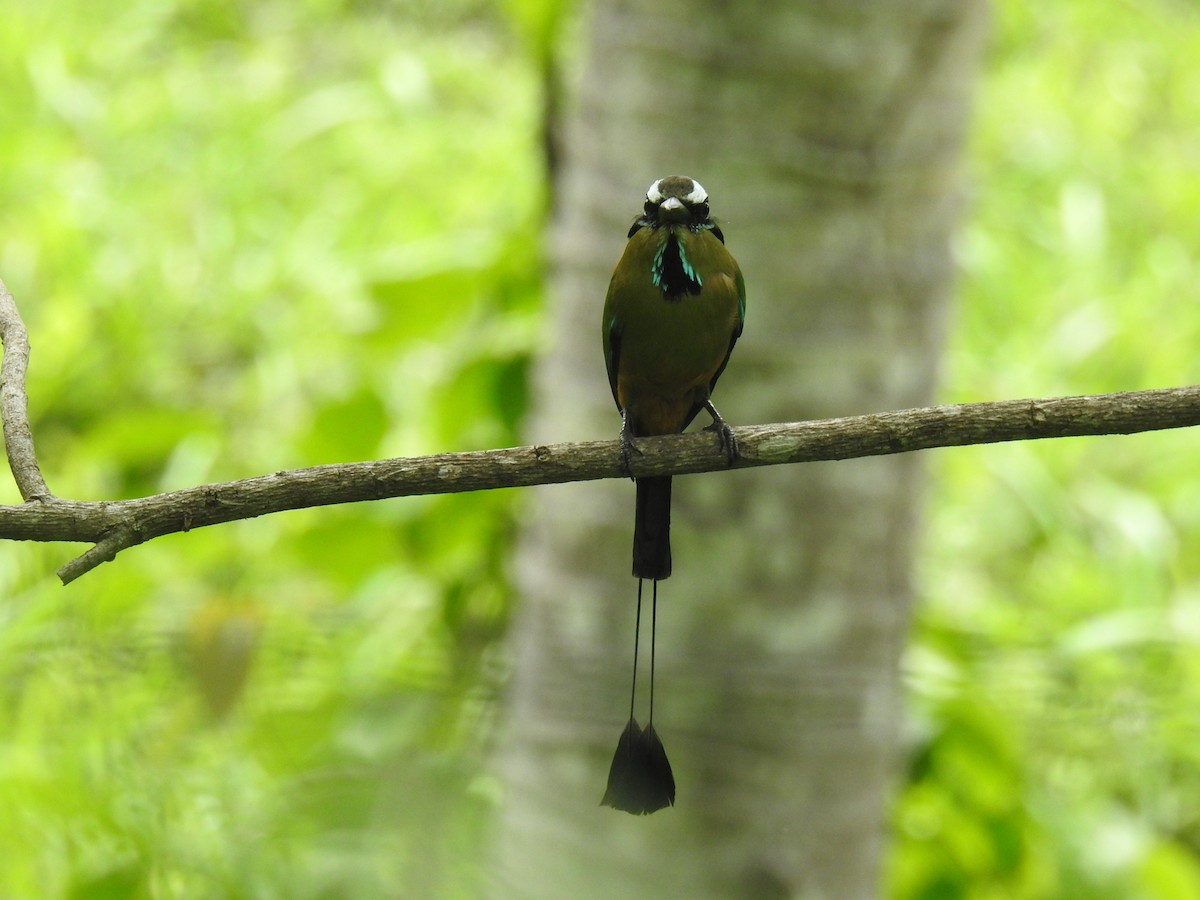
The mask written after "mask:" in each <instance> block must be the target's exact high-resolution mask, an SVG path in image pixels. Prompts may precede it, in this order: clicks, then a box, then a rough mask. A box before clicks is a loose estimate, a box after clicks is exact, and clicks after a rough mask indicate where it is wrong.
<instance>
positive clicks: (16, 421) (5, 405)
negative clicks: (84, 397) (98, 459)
mask: <svg viewBox="0 0 1200 900" xmlns="http://www.w3.org/2000/svg"><path fill="white" fill-rule="evenodd" d="M0 342H3V344H4V361H3V363H0V422H2V423H3V428H4V447H5V449H6V450H7V452H8V466H9V468H10V469H12V473H13V479H14V480H15V481H16V482H17V489H18V490H19V491H20V492H21V497H22V498H23V499H25V500H48V499H50V498H51V497H52V496H53V494H51V493H50V488H48V487H46V481H45V479H44V478H42V470H41V469H40V468H38V461H37V454H36V453H34V450H33V432H32V431H31V430H30V428H29V408H28V406H29V403H28V398H27V397H26V395H25V372H26V370H27V369H28V368H29V333H28V332H27V331H26V330H25V323H24V322H22V321H21V316H20V314H19V313H18V312H17V304H16V302H15V301H14V300H13V296H12V294H10V293H9V292H8V288H7V287H5V285H4V282H3V281H0Z"/></svg>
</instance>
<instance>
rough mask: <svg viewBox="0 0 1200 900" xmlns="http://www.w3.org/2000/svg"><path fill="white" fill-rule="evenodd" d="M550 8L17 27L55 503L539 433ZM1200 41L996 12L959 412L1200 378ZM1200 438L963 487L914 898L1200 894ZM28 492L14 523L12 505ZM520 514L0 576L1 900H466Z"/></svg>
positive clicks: (943, 502) (28, 9) (916, 713)
mask: <svg viewBox="0 0 1200 900" xmlns="http://www.w3.org/2000/svg"><path fill="white" fill-rule="evenodd" d="M561 11H562V4H561V3H559V2H556V0H509V2H507V3H506V4H504V5H502V6H497V5H496V4H493V3H489V2H486V0H443V2H438V3H433V2H429V0H424V2H422V0H408V2H397V3H388V2H375V3H364V2H350V0H307V2H300V3H295V2H283V0H267V2H254V3H250V2H234V0H204V2H199V0H132V2H127V3H122V4H111V3H101V4H88V3H82V2H80V0H58V2H55V3H48V4H35V3H33V2H28V0H25V2H18V3H16V4H10V6H9V7H8V8H6V11H5V21H4V26H3V28H0V83H2V84H3V85H4V95H5V99H4V102H3V103H0V134H4V136H5V139H4V140H3V141H0V197H2V198H3V202H2V203H0V275H2V276H3V277H4V279H5V280H6V282H7V283H8V285H9V287H10V288H11V289H12V290H13V292H14V293H15V295H16V296H17V298H18V302H19V303H20V305H21V309H22V312H23V314H24V316H25V318H26V321H27V323H28V325H29V327H30V331H31V334H32V339H33V344H34V358H33V368H32V372H31V375H30V385H29V387H30V393H31V404H32V410H33V414H34V419H35V421H34V428H35V433H36V435H37V438H38V441H39V446H40V450H41V453H42V456H43V465H44V468H45V470H46V475H47V478H48V480H49V482H50V485H51V487H52V488H53V489H54V490H55V491H57V492H58V493H59V494H61V495H63V496H71V497H80V498H113V497H129V496H136V495H139V494H145V493H150V492H154V491H158V490H166V489H171V488H177V487H185V486H190V485H193V484H196V483H200V482H204V481H211V480H218V479H227V478H236V477H240V476H244V475H250V474H257V473H260V472H264V471H271V470H273V469H279V468H286V467H292V466H300V465H309V464H315V463H320V462H332V461H342V460H350V459H362V458H372V457H380V456H389V455H402V454H413V453H423V452H431V451H437V450H449V449H466V448H481V447H492V446H502V445H507V444H511V443H514V442H516V441H517V440H518V439H519V435H518V426H519V421H520V417H521V414H522V411H523V409H524V404H525V400H526V394H525V370H526V365H527V362H528V359H529V357H530V355H531V354H532V353H533V352H534V351H535V350H536V347H537V342H538V340H539V323H540V318H539V298H538V283H539V279H540V259H539V252H540V251H539V233H540V228H541V217H542V212H543V208H544V204H545V197H544V184H545V177H544V172H543V161H542V152H543V149H544V148H543V145H542V143H541V141H542V132H541V128H542V123H541V121H540V117H541V104H542V103H543V99H542V90H543V87H544V78H545V76H546V73H547V70H548V66H549V62H548V61H549V59H550V54H551V49H550V48H551V44H552V41H553V40H554V35H555V33H556V24H557V17H558V16H559V15H561ZM1197 58H1200V11H1198V10H1197V8H1196V7H1195V5H1194V4H1191V3H1185V2H1183V0H1174V2H1172V0H1147V2H1145V3H1142V4H1096V3H1093V2H1091V0H1060V2H1058V3H1055V4H1040V5H1033V4H1024V3H1018V2H1016V0H1002V2H999V3H998V4H997V17H996V26H995V41H994V47H993V50H992V53H991V56H990V59H989V64H988V67H987V71H986V72H985V77H984V80H983V83H982V85H981V91H980V97H979V102H978V105H977V115H976V129H975V135H976V137H975V141H974V143H973V146H972V168H973V172H972V175H973V182H974V184H975V190H976V199H975V209H974V212H973V215H972V217H971V220H970V223H969V226H968V228H967V229H966V231H965V233H964V235H963V238H962V241H961V247H960V256H961V259H962V264H963V270H964V274H963V281H962V303H961V307H960V310H959V313H958V322H957V328H956V331H955V336H954V340H953V345H952V349H951V355H950V358H949V360H948V365H947V377H946V380H945V383H946V399H948V400H954V401H958V400H976V399H990V398H1006V397H1015V396H1039V395H1050V394H1059V393H1082V392H1090V391H1105V390H1120V389H1129V388H1142V387H1151V386H1162V385H1172V384H1183V383H1193V382H1196V381H1200V361H1198V360H1197V355H1196V353H1195V349H1194V348H1195V347H1196V346H1198V345H1200V334H1198V332H1200V310H1198V309H1197V305H1196V298H1197V292H1198V290H1200V289H1198V288H1197V287H1196V285H1197V284H1198V283H1200V278H1198V276H1200V272H1198V271H1197V267H1198V266H1197V261H1196V257H1197V252H1196V251H1197V248H1198V247H1200V217H1197V216H1196V215H1195V210H1196V209H1197V208H1200V204H1198V202H1197V201H1198V200H1200V197H1197V193H1198V192H1200V181H1198V180H1197V177H1196V171H1197V164H1198V162H1200V131H1198V130H1197V128H1196V122H1197V121H1200V83H1198V82H1200V69H1198V68H1197V67H1196V66H1195V65H1194V60H1195V59H1197ZM1196 457H1197V454H1196V437H1195V435H1194V434H1190V433H1176V434H1162V435H1144V436H1137V437H1130V438H1104V439H1087V440H1072V441H1051V442H1042V443H1039V444H1016V445H1010V446H1002V447H1000V446H998V447H986V448H962V449H955V450H952V451H940V452H937V453H934V454H931V457H930V459H931V463H932V468H933V474H934V476H935V477H934V479H933V483H934V490H933V496H932V498H931V502H930V508H929V515H928V518H929V532H928V536H927V540H926V546H925V553H924V555H923V559H922V570H921V575H922V584H923V593H924V596H923V600H922V603H921V606H920V608H919V611H918V619H919V620H918V624H917V632H916V638H915V640H914V642H913V645H912V647H911V649H910V652H909V654H908V657H907V662H906V671H907V675H908V678H909V685H910V696H911V698H912V709H911V715H910V726H911V727H910V750H911V753H910V756H909V768H908V772H907V780H906V784H905V785H904V786H903V789H902V791H901V793H900V795H899V797H898V800H897V803H896V805H895V810H894V825H895V828H894V832H895V835H896V837H895V840H894V842H893V847H892V852H891V856H890V860H889V873H888V878H889V888H888V892H889V894H890V895H892V896H896V897H904V898H922V900H924V898H959V897H961V898H998V897H1005V898H1008V897H1021V898H1025V897H1028V898H1059V897H1072V898H1076V897H1078V898H1155V900H1157V898H1162V900H1174V898H1191V897H1195V896H1200V776H1198V773H1200V726H1198V725H1197V721H1198V719H1197V717H1198V716H1200V652H1198V650H1200V648H1198V646H1197V645H1198V644H1200V546H1198V544H1200V479H1198V478H1197V477H1196V475H1195V472H1194V460H1195V459H1196ZM18 499H19V498H18V496H17V494H16V492H15V489H14V488H13V486H12V485H11V483H9V482H8V481H7V480H6V479H3V478H0V502H16V501H17V500H18ZM515 502H516V498H515V496H514V494H513V493H512V492H504V493H488V494H482V495H460V496H453V497H436V498H416V499H409V500H404V501H395V502H386V503H377V504H363V505H359V506H354V507H347V508H330V509H324V510H317V511H300V512H294V513H288V514H284V515H279V516H272V517H268V518H266V519H262V520H257V521H252V522H243V523H235V524H232V525H226V526H221V527H220V528H215V529H206V530H201V531H198V532H196V533H193V534H188V535H181V536H174V537H170V538H166V539H162V540H158V541H154V542H152V543H151V544H149V545H146V546H144V547H139V548H136V549H134V550H131V551H128V552H127V553H125V554H123V555H122V557H121V559H120V561H119V563H117V564H115V565H107V566H103V567H101V568H100V569H99V570H97V571H95V572H93V573H91V574H89V575H88V576H86V577H85V578H83V579H81V580H80V581H79V582H77V583H76V584H74V585H72V586H71V587H69V588H66V589H64V588H62V587H60V586H59V585H58V583H57V580H56V579H54V577H53V575H52V574H51V573H52V572H53V570H54V569H55V568H56V567H57V566H58V565H61V564H62V563H63V562H64V561H65V560H66V559H68V558H69V557H70V555H71V554H72V553H74V552H78V551H79V550H80V549H81V548H79V547H73V546H61V545H28V546H20V545H11V544H8V545H0V601H2V602H0V896H5V897H10V896H11V897H43V896H66V897H81V898H82V897H113V898H126V897H129V898H133V897H145V896H224V897H242V896H247V897H249V896H259V897H273V896H286V897H333V896H355V897H376V896H399V895H401V894H402V893H403V894H405V895H408V896H430V897H455V896H464V897H466V896H475V895H477V893H478V885H477V884H476V881H475V879H476V876H477V863H478V859H479V855H480V852H481V846H482V833H483V829H484V827H485V824H486V821H487V816H488V812H489V810H490V809H491V808H492V807H493V805H494V803H495V794H496V788H495V786H494V785H493V784H492V783H491V782H490V781H489V780H488V778H487V776H486V775H485V774H483V768H482V765H481V761H482V759H483V757H484V754H485V752H486V750H487V742H488V740H489V738H490V736H491V735H492V733H493V724H492V717H493V715H494V705H493V703H492V700H493V696H494V692H495V688H496V681H497V671H498V670H499V669H500V668H502V667H501V665H500V663H499V661H498V660H497V658H496V656H497V652H498V645H497V640H496V639H497V637H498V635H500V634H501V633H502V631H503V629H504V627H505V624H506V618H507V613H508V608H509V596H508V590H507V587H506V583H507V582H506V578H505V572H504V564H505V559H506V556H507V551H508V547H509V539H510V537H509V536H510V534H511V531H512V524H513V521H514V504H515Z"/></svg>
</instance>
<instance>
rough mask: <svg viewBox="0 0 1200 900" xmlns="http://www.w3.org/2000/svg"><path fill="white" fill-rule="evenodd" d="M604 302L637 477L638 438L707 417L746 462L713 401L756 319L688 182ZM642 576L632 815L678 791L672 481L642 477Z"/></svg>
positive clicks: (667, 202)
mask: <svg viewBox="0 0 1200 900" xmlns="http://www.w3.org/2000/svg"><path fill="white" fill-rule="evenodd" d="M627 239H628V240H627V243H626V245H625V251H624V253H623V254H622V255H621V258H620V260H619V261H618V262H617V265H616V268H615V269H614V271H613V275H612V279H611V281H610V282H609V285H608V293H607V295H606V297H605V300H604V313H603V319H602V328H601V330H602V339H603V346H604V363H605V368H606V369H607V371H608V383H609V387H610V388H611V389H612V395H613V400H614V401H615V402H616V405H617V409H618V411H619V412H620V414H621V433H620V447H621V455H622V460H623V463H624V466H625V469H626V471H627V472H629V471H630V468H631V465H632V459H633V455H634V454H635V453H637V452H639V451H638V449H637V446H636V439H637V438H641V437H649V436H652V435H662V434H678V433H680V432H682V431H683V430H684V429H685V428H687V426H688V425H689V424H690V423H691V422H692V420H693V419H694V418H695V417H696V415H697V414H698V413H699V412H700V411H701V410H705V411H706V412H707V413H708V414H709V415H710V416H711V417H712V424H711V425H709V426H707V430H711V431H714V432H716V434H717V438H718V441H719V443H720V446H721V448H722V449H723V450H724V451H725V453H726V455H727V457H728V460H729V463H730V465H732V464H733V463H734V462H735V461H736V460H737V456H738V445H737V440H736V438H735V437H734V434H733V431H732V429H731V428H730V427H729V425H728V424H727V423H726V422H725V420H724V419H723V418H722V417H721V415H720V413H718V412H717V409H716V407H715V406H713V403H712V392H713V389H714V388H715V387H716V384H717V379H718V378H720V377H721V373H722V372H724V371H725V366H726V364H727V363H728V362H729V357H730V354H731V353H732V352H733V348H734V345H735V344H736V343H737V341H738V338H739V337H741V335H742V326H743V324H744V322H745V319H746V283H745V280H744V278H743V277H742V271H741V269H740V268H739V266H738V264H737V261H736V260H735V259H734V258H733V256H732V254H730V252H729V250H727V249H726V247H725V235H724V233H723V232H722V231H721V227H720V226H719V225H718V224H717V223H716V222H715V221H714V220H713V218H712V216H711V215H710V212H709V202H708V192H707V191H705V190H704V188H703V187H702V186H701V184H700V182H698V181H696V180H695V179H693V178H690V177H688V176H686V175H670V176H667V177H665V178H659V179H658V180H657V181H655V182H654V183H653V184H651V185H650V187H649V189H648V190H647V191H646V200H645V204H644V206H643V208H642V212H641V214H640V215H638V216H637V217H636V218H635V219H634V221H633V224H632V226H631V227H630V229H629V233H628V235H627ZM634 480H635V482H636V504H635V516H634V528H633V575H634V577H636V578H637V579H638V592H637V617H636V620H637V621H636V625H635V628H636V630H635V633H634V660H633V688H632V690H631V697H630V711H629V722H628V724H627V725H626V727H625V730H624V731H623V732H622V735H621V738H620V741H619V742H618V745H617V752H616V754H615V755H614V757H613V763H612V766H611V768H610V771H609V779H608V788H607V790H606V792H605V795H604V799H603V800H602V801H601V804H602V805H605V806H611V807H613V808H615V809H619V810H623V811H625V812H629V813H633V814H641V815H644V814H647V813H652V812H655V811H657V810H659V809H662V808H664V807H666V806H672V805H674V802H675V781H674V776H673V774H672V772H671V766H670V763H669V762H668V760H667V756H666V751H665V749H664V748H663V746H662V742H661V740H660V739H659V737H658V734H657V732H655V730H654V643H655V631H656V629H657V618H658V615H657V614H658V582H659V581H663V580H665V579H666V578H669V577H670V575H671V537H670V532H671V479H670V477H662V476H654V477H648V478H635V479H634ZM645 580H649V581H650V582H651V583H652V597H653V599H652V610H653V611H652V615H651V634H650V709H649V718H648V723H647V726H646V728H644V729H643V728H642V727H641V726H640V725H638V723H637V720H636V719H635V718H634V701H635V699H636V696H637V660H638V637H639V635H640V631H641V608H642V583H643V581H645Z"/></svg>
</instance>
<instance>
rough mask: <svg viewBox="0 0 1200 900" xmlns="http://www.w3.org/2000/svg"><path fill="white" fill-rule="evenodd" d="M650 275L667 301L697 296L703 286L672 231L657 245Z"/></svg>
mask: <svg viewBox="0 0 1200 900" xmlns="http://www.w3.org/2000/svg"><path fill="white" fill-rule="evenodd" d="M651 274H652V276H653V278H654V284H655V286H656V287H658V288H659V289H660V290H662V292H663V295H664V296H666V297H667V298H668V299H674V300H680V299H682V298H683V296H684V295H685V294H699V293H700V288H701V286H702V285H703V281H702V280H701V278H700V275H699V274H698V273H697V272H696V270H695V269H694V268H692V264H691V262H690V261H689V260H688V258H687V254H686V253H685V252H684V249H683V245H682V244H681V243H679V238H678V237H677V236H676V235H675V233H674V232H673V231H668V232H667V236H666V239H665V240H664V241H663V242H662V243H661V244H659V245H658V252H656V253H655V254H654V264H653V266H652V267H651Z"/></svg>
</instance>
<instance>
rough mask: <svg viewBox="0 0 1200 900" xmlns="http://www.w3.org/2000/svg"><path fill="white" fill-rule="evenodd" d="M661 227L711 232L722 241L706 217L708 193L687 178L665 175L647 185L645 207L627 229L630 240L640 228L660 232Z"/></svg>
mask: <svg viewBox="0 0 1200 900" xmlns="http://www.w3.org/2000/svg"><path fill="white" fill-rule="evenodd" d="M663 225H679V226H683V227H685V228H690V229H691V230H692V231H697V230H699V229H701V228H710V229H712V230H713V232H714V233H715V234H716V235H717V237H718V238H720V239H721V240H724V238H723V237H722V235H721V232H720V229H719V228H717V227H716V226H715V225H714V224H713V221H712V219H710V218H709V215H708V192H707V191H706V190H704V187H703V186H702V185H701V184H700V182H698V181H696V180H695V179H693V178H688V177H687V176H686V175H668V176H667V177H666V178H660V179H658V181H656V182H654V184H652V185H650V187H649V189H647V191H646V205H645V206H644V207H643V211H642V215H640V216H638V218H637V220H636V221H635V222H634V223H633V227H632V228H630V229H629V236H630V237H633V235H634V233H635V232H636V231H637V230H638V229H639V228H659V227H661V226H663Z"/></svg>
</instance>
